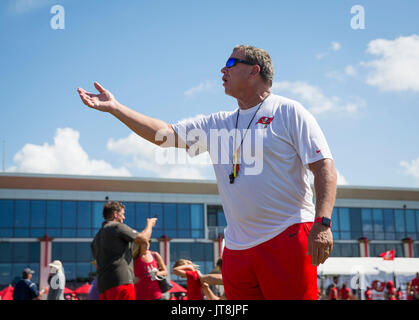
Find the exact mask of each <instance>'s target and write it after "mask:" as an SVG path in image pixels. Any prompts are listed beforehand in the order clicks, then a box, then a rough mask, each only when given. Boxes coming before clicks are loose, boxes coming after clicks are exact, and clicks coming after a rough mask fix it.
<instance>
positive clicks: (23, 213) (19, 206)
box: [15, 200, 30, 228]
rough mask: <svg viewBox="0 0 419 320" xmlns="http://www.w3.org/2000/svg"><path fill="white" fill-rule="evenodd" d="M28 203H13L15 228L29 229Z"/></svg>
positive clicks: (19, 201)
mask: <svg viewBox="0 0 419 320" xmlns="http://www.w3.org/2000/svg"><path fill="white" fill-rule="evenodd" d="M29 218H30V202H29V200H16V201H15V227H18V228H25V227H26V228H27V227H29Z"/></svg>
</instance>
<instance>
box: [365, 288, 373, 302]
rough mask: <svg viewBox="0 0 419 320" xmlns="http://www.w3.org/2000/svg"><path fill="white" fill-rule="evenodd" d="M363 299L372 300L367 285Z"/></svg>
mask: <svg viewBox="0 0 419 320" xmlns="http://www.w3.org/2000/svg"><path fill="white" fill-rule="evenodd" d="M364 297H365V300H372V291H371V288H370V287H367V290H366V291H365V292H364Z"/></svg>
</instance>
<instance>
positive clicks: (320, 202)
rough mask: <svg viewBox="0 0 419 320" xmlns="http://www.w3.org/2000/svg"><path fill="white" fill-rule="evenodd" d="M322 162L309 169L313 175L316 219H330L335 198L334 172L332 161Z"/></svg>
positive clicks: (335, 176) (335, 178)
mask: <svg viewBox="0 0 419 320" xmlns="http://www.w3.org/2000/svg"><path fill="white" fill-rule="evenodd" d="M326 160H328V161H324V162H323V161H322V162H321V163H318V164H315V165H314V166H313V167H311V169H312V171H313V174H314V189H315V196H316V217H326V218H331V216H332V211H333V206H334V204H335V198H336V181H337V175H336V170H335V168H334V166H333V161H332V160H330V159H326Z"/></svg>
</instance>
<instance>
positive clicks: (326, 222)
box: [322, 217, 332, 227]
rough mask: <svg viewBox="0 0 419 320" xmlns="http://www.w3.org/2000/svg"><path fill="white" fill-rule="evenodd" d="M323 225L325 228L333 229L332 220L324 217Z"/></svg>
mask: <svg viewBox="0 0 419 320" xmlns="http://www.w3.org/2000/svg"><path fill="white" fill-rule="evenodd" d="M322 224H324V225H325V226H328V227H331V226H332V220H330V219H329V218H324V217H323V219H322Z"/></svg>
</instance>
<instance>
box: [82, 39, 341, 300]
mask: <svg viewBox="0 0 419 320" xmlns="http://www.w3.org/2000/svg"><path fill="white" fill-rule="evenodd" d="M221 72H222V74H223V77H222V80H223V86H224V88H225V93H226V94H227V95H230V96H232V97H234V98H236V99H237V103H238V108H237V109H236V110H234V111H232V112H218V113H215V114H211V115H209V116H203V117H201V118H199V119H193V120H186V121H183V122H178V123H176V124H168V123H166V122H164V121H161V120H158V119H154V118H151V117H148V116H145V115H143V114H140V113H138V112H136V111H134V110H132V109H130V108H128V107H126V106H124V105H122V104H121V103H119V102H118V101H117V100H116V99H115V97H114V96H113V95H112V93H110V92H109V91H108V90H106V89H104V88H103V87H102V86H101V85H100V84H98V83H97V82H95V83H94V85H95V87H96V89H97V90H98V91H99V94H93V93H89V92H87V91H85V90H84V89H82V88H78V93H79V95H80V97H81V99H82V101H83V103H84V104H85V105H87V106H89V107H91V108H94V109H97V110H100V111H103V112H109V113H111V114H112V115H114V116H115V117H116V118H118V119H119V120H120V121H122V122H123V123H124V124H125V125H127V126H128V127H129V128H130V129H131V130H133V131H134V132H135V133H137V134H138V135H139V136H141V137H143V138H144V139H146V140H148V141H150V142H152V143H154V144H156V145H159V146H162V147H178V148H186V149H187V150H188V153H189V154H190V155H191V156H195V155H197V154H199V153H202V152H206V151H208V152H209V154H210V157H211V160H212V162H213V166H214V171H215V175H216V178H217V184H218V190H219V194H220V197H221V200H222V204H223V208H224V214H225V217H226V220H227V227H226V230H225V249H224V252H223V268H222V276H223V283H224V288H225V293H226V296H227V298H228V299H229V300H236V299H237V300H239V299H240V300H243V299H269V300H274V299H317V269H316V267H317V266H318V265H319V264H321V263H324V262H325V261H326V259H327V258H328V257H329V255H330V252H331V250H332V247H333V236H332V233H331V230H330V226H331V214H332V210H333V205H334V201H335V196H336V180H337V175H336V170H335V168H334V162H333V158H332V155H331V152H330V150H329V147H328V145H327V142H326V139H325V137H324V135H323V133H322V131H321V129H320V127H319V125H318V123H317V122H316V120H315V119H314V117H313V116H312V115H311V114H310V113H309V112H308V111H307V110H306V109H305V108H304V107H303V106H302V105H301V104H300V103H298V102H297V101H293V100H291V99H287V98H285V97H282V96H278V95H275V94H272V93H271V92H270V88H271V86H272V81H273V65H272V61H271V58H270V56H269V54H268V53H267V52H266V51H264V50H262V49H259V48H255V47H252V46H236V47H235V48H234V50H233V52H232V54H231V56H230V58H229V59H228V61H227V63H226V66H225V67H223V68H222V69H221ZM226 133H227V135H226ZM162 137H166V138H167V139H165V140H164V139H162ZM230 138H231V139H230ZM220 140H221V142H220ZM308 170H310V171H311V172H312V173H313V175H314V189H315V192H316V204H315V205H314V204H313V203H312V198H313V193H312V190H311V187H310V182H309V176H308ZM313 222H318V223H314V224H313Z"/></svg>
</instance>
